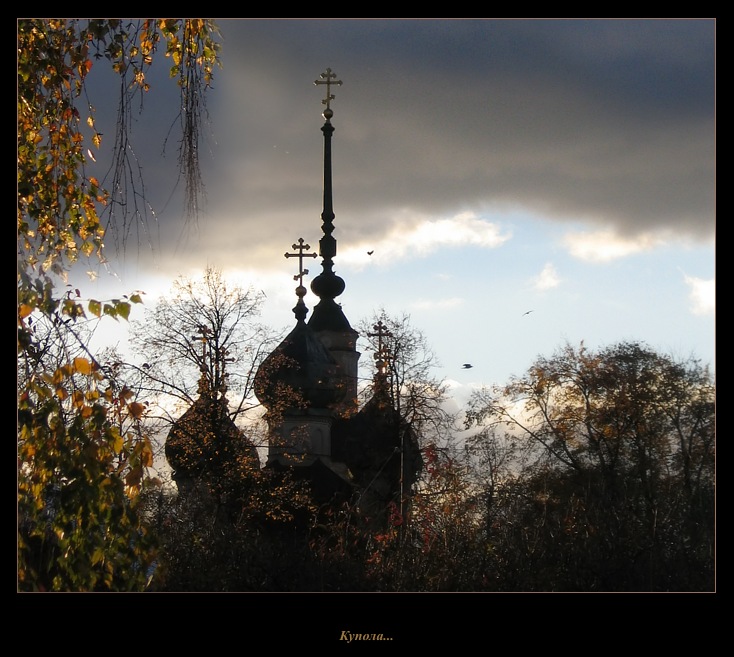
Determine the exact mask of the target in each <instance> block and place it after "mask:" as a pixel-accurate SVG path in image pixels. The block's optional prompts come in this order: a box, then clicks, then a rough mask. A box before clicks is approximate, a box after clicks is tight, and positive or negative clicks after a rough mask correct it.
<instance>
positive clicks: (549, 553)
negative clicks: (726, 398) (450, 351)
mask: <svg viewBox="0 0 734 657" xmlns="http://www.w3.org/2000/svg"><path fill="white" fill-rule="evenodd" d="M467 418H468V425H469V426H478V427H480V428H481V431H480V432H479V434H478V435H477V436H476V438H475V441H477V442H479V443H481V442H482V441H485V440H489V439H490V438H493V439H496V437H497V436H498V435H505V436H507V437H508V439H509V438H512V439H514V440H519V441H520V442H521V443H524V444H525V446H527V447H532V448H534V451H533V454H534V458H533V459H532V460H530V461H527V462H526V464H525V465H524V466H523V469H522V471H521V472H519V473H518V478H517V479H516V480H515V482H514V484H513V485H514V486H515V490H516V491H518V492H521V495H522V497H523V499H524V500H525V503H524V504H523V505H522V506H521V507H520V508H516V509H515V516H516V517H515V522H518V523H519V528H520V529H521V531H520V532H519V533H517V534H515V538H517V539H520V540H522V545H515V546H512V545H510V546H508V547H509V548H510V549H511V550H512V549H513V548H514V553H515V554H525V555H528V557H530V556H531V555H532V559H533V561H532V564H531V563H527V562H526V563H524V564H522V567H523V568H524V569H525V570H527V568H528V567H530V566H532V568H533V570H534V572H535V573H536V574H537V575H538V576H539V580H538V582H536V586H537V585H539V586H541V587H543V586H553V587H559V586H560V587H566V588H568V589H571V590H635V589H637V590H671V589H677V590H711V589H712V588H713V546H714V525H713V523H714V475H715V470H714V467H715V424H714V418H715V388H714V384H713V381H712V378H711V376H710V374H709V372H708V369H707V368H705V367H702V366H701V365H700V363H699V362H698V361H696V360H694V359H690V360H689V361H687V362H676V361H674V360H672V359H671V358H668V357H665V356H661V355H659V354H657V353H656V352H654V351H652V350H651V349H649V348H647V347H645V346H644V345H642V344H639V343H636V342H627V343H621V344H618V345H614V346H612V347H608V348H606V349H602V350H600V351H598V352H596V353H595V352H591V351H590V350H588V349H586V348H585V347H584V345H583V343H582V344H581V346H580V347H579V348H578V349H575V348H573V347H571V346H570V345H566V346H565V347H564V348H563V349H561V350H559V351H558V352H557V353H556V354H554V356H552V357H551V358H539V359H538V360H537V361H536V363H535V364H534V365H533V366H532V367H531V368H530V369H529V371H528V372H527V374H526V375H524V376H522V377H514V378H513V379H512V380H511V381H510V383H508V384H507V385H506V386H504V387H498V388H496V389H493V390H483V391H480V392H478V393H476V394H475V395H474V397H473V399H472V400H471V403H470V409H469V412H468V414H467ZM694 473H695V474H694ZM505 538H508V537H507V536H506V537H505ZM531 547H532V550H531ZM518 571H519V569H518Z"/></svg>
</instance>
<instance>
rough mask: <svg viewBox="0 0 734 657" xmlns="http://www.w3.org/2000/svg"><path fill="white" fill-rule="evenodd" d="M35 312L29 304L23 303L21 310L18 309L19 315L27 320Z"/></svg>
mask: <svg viewBox="0 0 734 657" xmlns="http://www.w3.org/2000/svg"><path fill="white" fill-rule="evenodd" d="M32 312H33V307H32V306H29V305H28V304H27V303H21V304H20V308H18V314H19V315H20V318H21V319H25V318H26V317H28V315H30V314H31V313H32Z"/></svg>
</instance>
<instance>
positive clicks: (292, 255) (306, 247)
mask: <svg viewBox="0 0 734 657" xmlns="http://www.w3.org/2000/svg"><path fill="white" fill-rule="evenodd" d="M291 248H292V249H293V250H294V251H295V250H298V253H286V254H284V255H285V257H286V258H298V273H297V274H296V275H295V276H294V277H293V280H294V281H298V286H299V287H303V277H304V276H305V275H306V274H308V269H304V268H303V259H304V258H315V257H317V256H316V254H315V253H304V251H308V250H309V249H310V248H311V245H310V244H304V243H303V238H302V237H299V238H298V244H294V245H293V246H292V247H291Z"/></svg>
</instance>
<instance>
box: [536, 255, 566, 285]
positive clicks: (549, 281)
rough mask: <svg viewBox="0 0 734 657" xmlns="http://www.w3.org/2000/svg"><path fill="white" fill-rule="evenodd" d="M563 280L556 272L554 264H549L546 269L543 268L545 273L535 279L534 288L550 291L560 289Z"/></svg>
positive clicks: (542, 272)
mask: <svg viewBox="0 0 734 657" xmlns="http://www.w3.org/2000/svg"><path fill="white" fill-rule="evenodd" d="M560 283H561V279H560V277H559V276H558V272H557V271H556V268H555V267H554V266H553V264H552V263H550V262H549V263H547V264H546V265H545V267H543V271H541V272H540V274H538V275H537V276H536V277H535V278H534V279H533V287H535V289H536V290H541V291H542V290H550V289H551V288H554V287H558V285H560Z"/></svg>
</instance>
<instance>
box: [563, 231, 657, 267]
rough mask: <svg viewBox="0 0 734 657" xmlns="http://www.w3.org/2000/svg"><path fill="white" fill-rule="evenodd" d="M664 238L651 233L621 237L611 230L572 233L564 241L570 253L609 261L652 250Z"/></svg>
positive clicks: (586, 259) (595, 259)
mask: <svg viewBox="0 0 734 657" xmlns="http://www.w3.org/2000/svg"><path fill="white" fill-rule="evenodd" d="M663 241H664V240H663V239H661V238H659V237H654V236H652V235H650V234H644V235H637V236H635V237H620V236H619V235H617V234H616V233H614V232H613V231H610V230H606V231H598V232H594V233H587V232H583V233H571V234H568V235H566V237H565V238H564V242H565V244H566V246H567V248H568V250H569V253H570V254H571V255H572V256H573V257H574V258H578V259H579V260H585V261H587V262H609V261H611V260H616V259H618V258H625V257H627V256H630V255H634V254H637V253H642V252H645V251H651V250H652V249H653V248H655V247H656V246H659V245H660V244H662V243H663Z"/></svg>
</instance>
